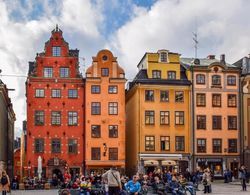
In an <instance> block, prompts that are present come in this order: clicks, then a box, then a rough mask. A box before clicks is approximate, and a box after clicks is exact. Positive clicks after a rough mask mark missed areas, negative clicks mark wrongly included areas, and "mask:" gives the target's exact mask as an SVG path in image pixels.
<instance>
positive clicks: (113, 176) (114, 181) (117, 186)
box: [102, 167, 122, 195]
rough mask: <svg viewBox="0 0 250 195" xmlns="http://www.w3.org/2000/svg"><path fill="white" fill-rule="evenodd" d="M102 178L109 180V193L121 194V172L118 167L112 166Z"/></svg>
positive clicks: (113, 194)
mask: <svg viewBox="0 0 250 195" xmlns="http://www.w3.org/2000/svg"><path fill="white" fill-rule="evenodd" d="M102 178H103V179H106V180H107V181H108V191H109V195H119V193H120V191H121V190H122V184H121V176H120V173H119V172H118V171H117V170H116V167H112V168H111V169H110V170H108V171H107V172H106V173H104V174H103V175H102Z"/></svg>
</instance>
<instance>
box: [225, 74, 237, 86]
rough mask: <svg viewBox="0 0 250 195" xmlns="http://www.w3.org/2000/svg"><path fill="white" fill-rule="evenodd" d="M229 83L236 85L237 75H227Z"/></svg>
mask: <svg viewBox="0 0 250 195" xmlns="http://www.w3.org/2000/svg"><path fill="white" fill-rule="evenodd" d="M227 85H231V86H235V85H236V76H232V75H230V76H227Z"/></svg>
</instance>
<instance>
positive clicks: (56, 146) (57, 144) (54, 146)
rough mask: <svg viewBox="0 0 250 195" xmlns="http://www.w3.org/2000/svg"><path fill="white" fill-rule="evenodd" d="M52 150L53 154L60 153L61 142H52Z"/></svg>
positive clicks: (56, 140)
mask: <svg viewBox="0 0 250 195" xmlns="http://www.w3.org/2000/svg"><path fill="white" fill-rule="evenodd" d="M51 148H52V149H51V150H52V153H60V152H61V140H60V139H57V138H56V139H52V141H51Z"/></svg>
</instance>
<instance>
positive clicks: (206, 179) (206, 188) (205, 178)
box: [202, 168, 212, 194]
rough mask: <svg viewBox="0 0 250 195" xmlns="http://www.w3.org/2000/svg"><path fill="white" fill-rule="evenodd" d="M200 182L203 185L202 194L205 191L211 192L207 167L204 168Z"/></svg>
mask: <svg viewBox="0 0 250 195" xmlns="http://www.w3.org/2000/svg"><path fill="white" fill-rule="evenodd" d="M202 183H203V185H204V194H206V193H211V191H212V188H211V172H210V170H209V169H208V168H207V169H205V170H204V174H203V177H202Z"/></svg>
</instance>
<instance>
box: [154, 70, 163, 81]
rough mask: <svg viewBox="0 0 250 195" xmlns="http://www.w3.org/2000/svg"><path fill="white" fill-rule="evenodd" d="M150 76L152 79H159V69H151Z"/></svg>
mask: <svg viewBox="0 0 250 195" xmlns="http://www.w3.org/2000/svg"><path fill="white" fill-rule="evenodd" d="M152 77H153V79H160V78H161V71H160V70H153V71H152Z"/></svg>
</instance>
